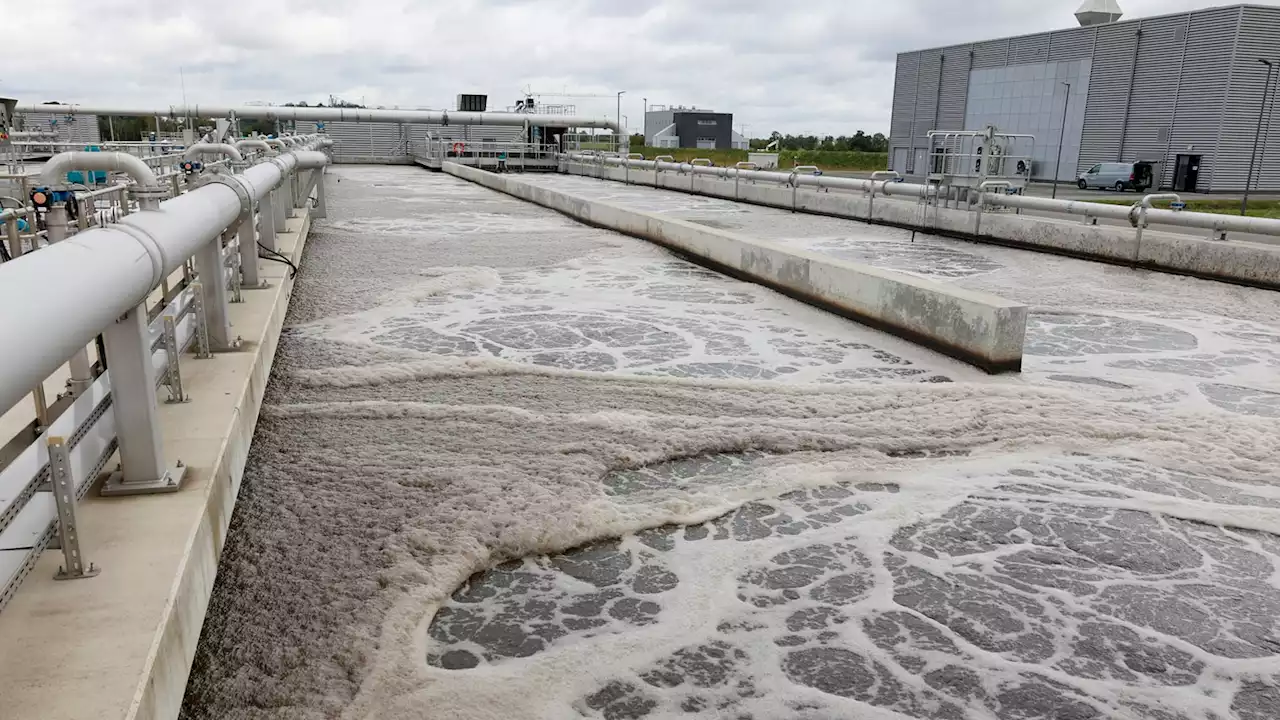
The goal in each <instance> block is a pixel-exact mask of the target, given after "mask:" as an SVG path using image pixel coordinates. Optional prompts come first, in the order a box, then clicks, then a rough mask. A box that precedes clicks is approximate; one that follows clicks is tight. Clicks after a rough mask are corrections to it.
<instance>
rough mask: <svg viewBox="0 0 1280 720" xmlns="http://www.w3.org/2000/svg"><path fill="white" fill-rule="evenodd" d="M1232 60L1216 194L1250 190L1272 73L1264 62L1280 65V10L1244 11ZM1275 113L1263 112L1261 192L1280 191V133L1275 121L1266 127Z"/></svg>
mask: <svg viewBox="0 0 1280 720" xmlns="http://www.w3.org/2000/svg"><path fill="white" fill-rule="evenodd" d="M1228 57H1229V58H1231V68H1230V79H1229V81H1228V83H1229V85H1228V88H1227V97H1226V102H1225V104H1224V107H1223V111H1222V131H1221V135H1220V139H1219V140H1218V150H1217V153H1216V155H1217V160H1218V163H1217V165H1216V166H1215V171H1214V173H1213V183H1214V188H1215V189H1217V187H1218V185H1222V186H1224V187H1233V188H1242V187H1244V182H1245V177H1246V176H1247V175H1248V173H1249V158H1250V155H1251V154H1252V153H1253V151H1254V145H1253V138H1254V136H1255V135H1256V134H1257V128H1258V110H1259V108H1261V107H1262V99H1263V97H1262V96H1263V87H1264V83H1265V82H1266V78H1267V68H1266V66H1265V65H1263V64H1262V63H1260V62H1258V59H1259V58H1266V59H1269V60H1272V61H1273V62H1275V61H1280V8H1262V7H1245V8H1243V14H1242V17H1241V19H1240V32H1239V34H1238V35H1237V36H1236V47H1235V52H1234V53H1233V54H1232V55H1229V56H1228ZM1277 72H1280V66H1277V67H1276V68H1275V69H1273V70H1272V73H1271V92H1270V93H1268V97H1270V95H1271V94H1272V93H1275V92H1276V78H1275V75H1276V73H1277ZM1222 76H1223V77H1226V76H1227V74H1226V73H1223V75H1222ZM1266 110H1270V108H1266ZM1270 114H1271V113H1269V112H1265V111H1264V113H1263V128H1262V137H1261V140H1265V148H1264V147H1262V145H1263V143H1261V142H1260V143H1259V148H1258V154H1257V160H1256V161H1255V163H1254V164H1255V166H1256V167H1255V169H1254V185H1255V186H1256V187H1259V188H1277V187H1280V168H1277V167H1276V164H1277V163H1280V135H1277V134H1276V130H1277V128H1276V125H1275V123H1274V118H1272V122H1271V123H1270V125H1269V126H1268V123H1267V122H1266V120H1267V115H1270ZM1264 150H1265V152H1264Z"/></svg>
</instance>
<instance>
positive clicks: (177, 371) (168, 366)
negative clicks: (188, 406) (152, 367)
mask: <svg viewBox="0 0 1280 720" xmlns="http://www.w3.org/2000/svg"><path fill="white" fill-rule="evenodd" d="M163 322H164V351H165V353H166V355H167V357H166V358H165V371H164V384H165V387H167V388H169V399H168V400H167V401H166V402H170V403H184V402H186V401H187V394H186V392H184V391H183V389H182V366H181V363H180V360H179V355H181V354H182V350H181V348H179V347H178V323H177V321H175V320H174V318H173V316H172V315H165V316H164V320H163Z"/></svg>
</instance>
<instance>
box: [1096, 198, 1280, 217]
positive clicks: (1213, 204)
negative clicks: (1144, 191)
mask: <svg viewBox="0 0 1280 720" xmlns="http://www.w3.org/2000/svg"><path fill="white" fill-rule="evenodd" d="M1139 199H1141V198H1139ZM1093 202H1100V203H1106V204H1107V205H1132V204H1134V203H1135V202H1137V200H1113V199H1110V198H1108V199H1106V200H1094V201H1093ZM1169 203H1170V201H1169V200H1156V201H1154V202H1152V203H1151V207H1156V208H1164V209H1166V210H1167V209H1169ZM1186 203H1187V206H1186V207H1185V208H1183V209H1184V210H1186V211H1188V212H1203V213H1216V214H1218V215H1239V214H1240V201H1239V200H1187V201H1186ZM1249 216H1250V217H1262V218H1274V219H1277V220H1280V200H1250V201H1249Z"/></svg>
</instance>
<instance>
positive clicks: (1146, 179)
mask: <svg viewBox="0 0 1280 720" xmlns="http://www.w3.org/2000/svg"><path fill="white" fill-rule="evenodd" d="M1151 168H1152V163H1149V162H1130V163H1120V162H1109V163H1098V164H1097V165H1094V166H1093V167H1091V168H1089V169H1088V170H1087V171H1086V172H1085V173H1084V174H1082V175H1081V176H1080V178H1079V179H1078V180H1076V185H1077V186H1078V187H1079V188H1080V189H1081V190H1088V189H1089V188H1104V189H1110V190H1115V191H1117V192H1123V191H1125V190H1136V191H1138V192H1142V191H1144V190H1147V189H1149V188H1150V187H1151V186H1152V185H1153V184H1154V173H1152V170H1151Z"/></svg>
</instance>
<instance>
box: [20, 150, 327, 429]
mask: <svg viewBox="0 0 1280 720" xmlns="http://www.w3.org/2000/svg"><path fill="white" fill-rule="evenodd" d="M83 154H85V155H108V154H109V153H83ZM135 160H136V158H135ZM327 162H328V158H326V157H325V155H324V153H320V152H315V151H300V152H296V153H285V154H282V155H279V156H276V157H274V158H271V159H270V160H268V161H267V162H262V163H259V164H257V165H254V166H253V167H251V168H248V169H247V170H245V171H244V172H243V173H241V174H239V175H226V176H222V178H223V180H220V181H218V182H211V183H209V184H207V185H204V186H202V187H200V188H198V189H196V190H192V191H191V192H189V193H186V194H184V195H180V196H178V197H176V198H173V199H172V200H166V201H165V202H163V203H160V204H159V207H158V209H157V210H150V211H143V212H137V213H133V214H131V215H129V216H128V217H125V218H123V219H121V220H120V222H117V223H112V224H110V225H106V226H103V227H100V228H95V229H92V230H86V231H84V232H81V233H77V234H76V235H74V236H72V237H71V238H68V239H66V240H63V241H62V242H59V243H56V244H54V245H50V246H49V247H46V248H43V249H41V250H40V252H35V253H28V254H26V255H23V256H22V257H20V258H15V259H14V260H12V261H10V262H7V263H3V264H0V307H7V308H12V307H21V308H23V311H22V312H20V313H5V314H3V315H0V348H4V372H2V373H0V407H5V408H8V407H13V405H14V404H16V403H17V402H18V401H19V400H21V399H22V398H23V396H25V395H26V394H27V393H28V392H30V391H31V388H33V387H35V386H36V384H37V383H40V382H43V381H44V379H45V378H47V377H48V376H49V375H50V374H52V373H53V372H54V371H55V370H57V368H58V366H59V365H60V364H61V363H62V362H63V361H64V360H65V359H66V358H68V357H70V356H71V355H72V353H74V352H75V351H76V350H78V349H80V348H83V347H84V346H86V345H88V344H89V342H90V341H92V340H93V338H94V337H95V336H96V335H97V334H98V333H100V332H102V330H103V328H105V327H107V326H108V325H110V324H111V323H113V322H115V321H116V319H117V318H119V317H120V316H122V315H123V314H125V313H126V312H128V311H129V310H131V309H132V308H135V307H137V306H138V305H139V304H140V303H141V302H142V301H143V300H144V299H145V298H146V296H147V294H148V293H149V292H150V291H151V290H152V288H154V287H156V285H158V284H159V283H160V280H161V278H164V277H167V276H168V275H169V273H171V272H173V271H174V270H176V269H177V268H178V267H180V266H181V265H182V263H183V262H184V261H186V259H187V258H189V257H191V256H192V255H193V254H194V253H195V252H196V250H198V249H199V248H201V247H203V246H205V245H206V244H208V243H210V242H213V240H214V239H215V238H217V237H218V236H219V235H220V234H221V233H222V231H223V230H224V229H226V227H227V226H228V225H230V224H231V223H232V222H234V221H235V219H236V218H237V217H239V215H240V213H241V211H242V207H243V205H242V198H241V195H242V193H244V194H247V196H248V197H250V198H252V199H253V200H254V201H260V200H261V198H263V197H264V196H266V194H267V193H268V192H270V191H271V190H272V189H273V188H276V187H278V186H279V185H280V184H281V182H282V181H283V180H284V178H285V177H286V176H287V175H288V174H289V173H290V172H293V171H294V170H295V169H297V168H304V169H308V168H316V167H321V166H323V165H324V164H325V163H327ZM98 169H102V168H98ZM232 185H237V186H239V188H240V191H237V190H235V189H233V188H232ZM33 297H38V298H40V299H41V301H40V302H38V303H32V302H30V299H31V298H33Z"/></svg>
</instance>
